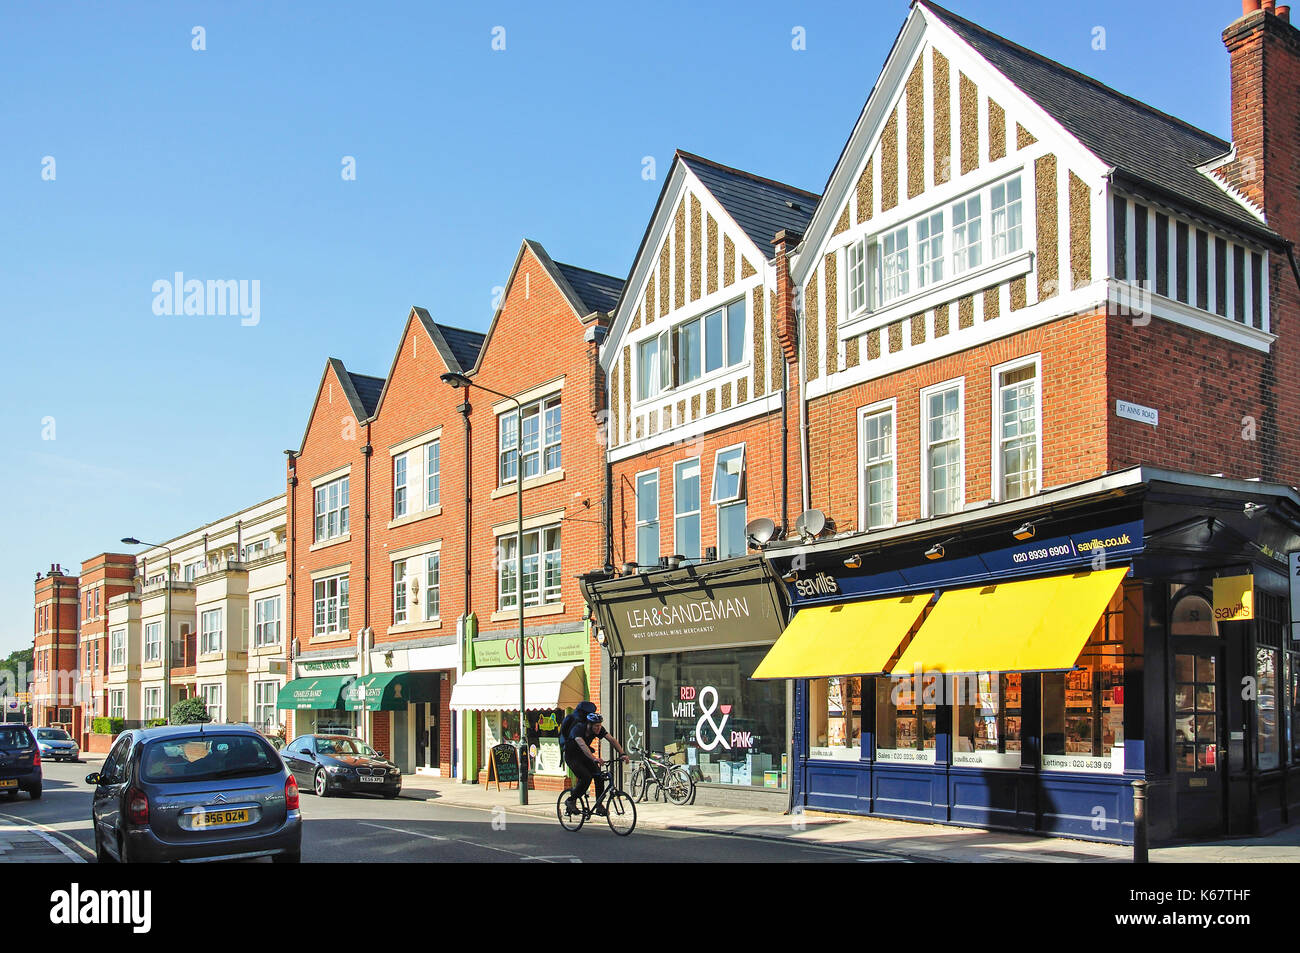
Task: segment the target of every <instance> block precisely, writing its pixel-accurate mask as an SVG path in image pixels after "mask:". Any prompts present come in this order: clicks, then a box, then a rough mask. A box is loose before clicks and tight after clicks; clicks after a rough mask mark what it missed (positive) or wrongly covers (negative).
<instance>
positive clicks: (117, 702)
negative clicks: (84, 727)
mask: <svg viewBox="0 0 1300 953" xmlns="http://www.w3.org/2000/svg"><path fill="white" fill-rule="evenodd" d="M108 717H110V718H125V717H126V689H124V688H114V689H111V690H110V691H109V693H108Z"/></svg>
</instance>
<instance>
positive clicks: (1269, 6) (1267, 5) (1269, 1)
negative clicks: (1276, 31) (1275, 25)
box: [1262, 0, 1277, 13]
mask: <svg viewBox="0 0 1300 953" xmlns="http://www.w3.org/2000/svg"><path fill="white" fill-rule="evenodd" d="M1276 3H1277V0H1264V2H1263V4H1262V6H1263V8H1264V12H1265V13H1272V12H1273V7H1274V5H1275V4H1276Z"/></svg>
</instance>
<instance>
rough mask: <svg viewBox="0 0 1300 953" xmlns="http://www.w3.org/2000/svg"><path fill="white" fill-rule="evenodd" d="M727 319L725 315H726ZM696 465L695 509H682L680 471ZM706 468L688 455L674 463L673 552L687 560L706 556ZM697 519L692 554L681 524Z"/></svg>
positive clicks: (697, 459) (698, 459) (691, 560)
mask: <svg viewBox="0 0 1300 953" xmlns="http://www.w3.org/2000/svg"><path fill="white" fill-rule="evenodd" d="M724 320H725V317H724ZM692 465H693V466H694V467H695V496H696V504H695V509H693V510H683V509H681V504H682V501H681V500H680V499H678V496H677V487H678V482H679V480H680V476H679V474H680V472H681V471H682V470H683V469H685V468H687V467H690V466H692ZM703 502H704V468H703V467H702V466H701V465H700V458H699V457H688V458H687V459H685V460H678V461H677V462H675V463H674V464H673V553H674V554H676V555H679V556H685V557H686V561H687V562H699V561H700V560H702V559H703V558H704V516H703ZM690 519H694V520H695V540H696V545H697V546H698V547H699V551H698V552H697V553H696V554H695V555H691V554H690V553H688V552H687V551H686V549H685V548H684V547H683V546H682V539H681V535H682V533H681V526H680V524H681V523H682V521H683V520H690Z"/></svg>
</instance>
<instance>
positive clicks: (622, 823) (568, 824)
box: [555, 761, 636, 837]
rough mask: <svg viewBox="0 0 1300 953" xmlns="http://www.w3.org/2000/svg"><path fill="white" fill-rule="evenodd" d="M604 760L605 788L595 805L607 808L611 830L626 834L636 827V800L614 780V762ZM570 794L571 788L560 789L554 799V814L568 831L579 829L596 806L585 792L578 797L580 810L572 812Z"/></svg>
mask: <svg viewBox="0 0 1300 953" xmlns="http://www.w3.org/2000/svg"><path fill="white" fill-rule="evenodd" d="M601 764H602V765H603V766H604V767H605V770H604V771H602V772H601V777H602V778H604V779H605V790H604V791H603V792H601V795H600V797H599V798H597V799H596V803H595V805H594V806H595V807H596V808H604V809H605V820H606V821H608V822H609V829H610V830H611V831H613V832H614V833H615V834H617V835H618V836H619V837H626V836H627V835H628V834H631V833H632V830H633V829H634V828H635V827H636V804H635V802H633V800H632V797H631V795H629V794H628V793H627V792H626V791H624V790H623V789H622V788H620V787H619V786H618V785H617V784H616V783H615V782H614V774H613V765H614V762H613V761H602V762H601ZM568 798H569V792H568V791H561V792H560V797H559V799H558V800H557V801H556V802H555V815H556V816H557V817H558V818H559V819H560V826H561V827H563V828H564V829H565V830H566V831H580V830H582V825H583V824H585V823H586V822H587V818H589V817H591V814H592V808H593V806H592V804H591V803H590V799H589V797H588V796H587V795H586V794H584V795H583V796H582V797H581V798H579V799H578V807H579V808H580V810H578V811H577V812H574V813H570V812H569V810H568V808H567V807H566V806H565V801H567V800H568Z"/></svg>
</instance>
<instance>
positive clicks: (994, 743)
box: [952, 672, 1021, 768]
mask: <svg viewBox="0 0 1300 953" xmlns="http://www.w3.org/2000/svg"><path fill="white" fill-rule="evenodd" d="M953 681H954V685H953V690H952V697H953V703H954V710H955V715H954V726H953V728H954V730H953V751H952V763H953V764H959V765H977V766H979V767H984V768H1018V767H1020V723H1021V722H1020V719H1021V712H1020V690H1021V675H1020V673H1019V672H1000V673H999V672H980V673H978V674H974V675H964V676H963V675H958V676H954V678H953Z"/></svg>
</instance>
